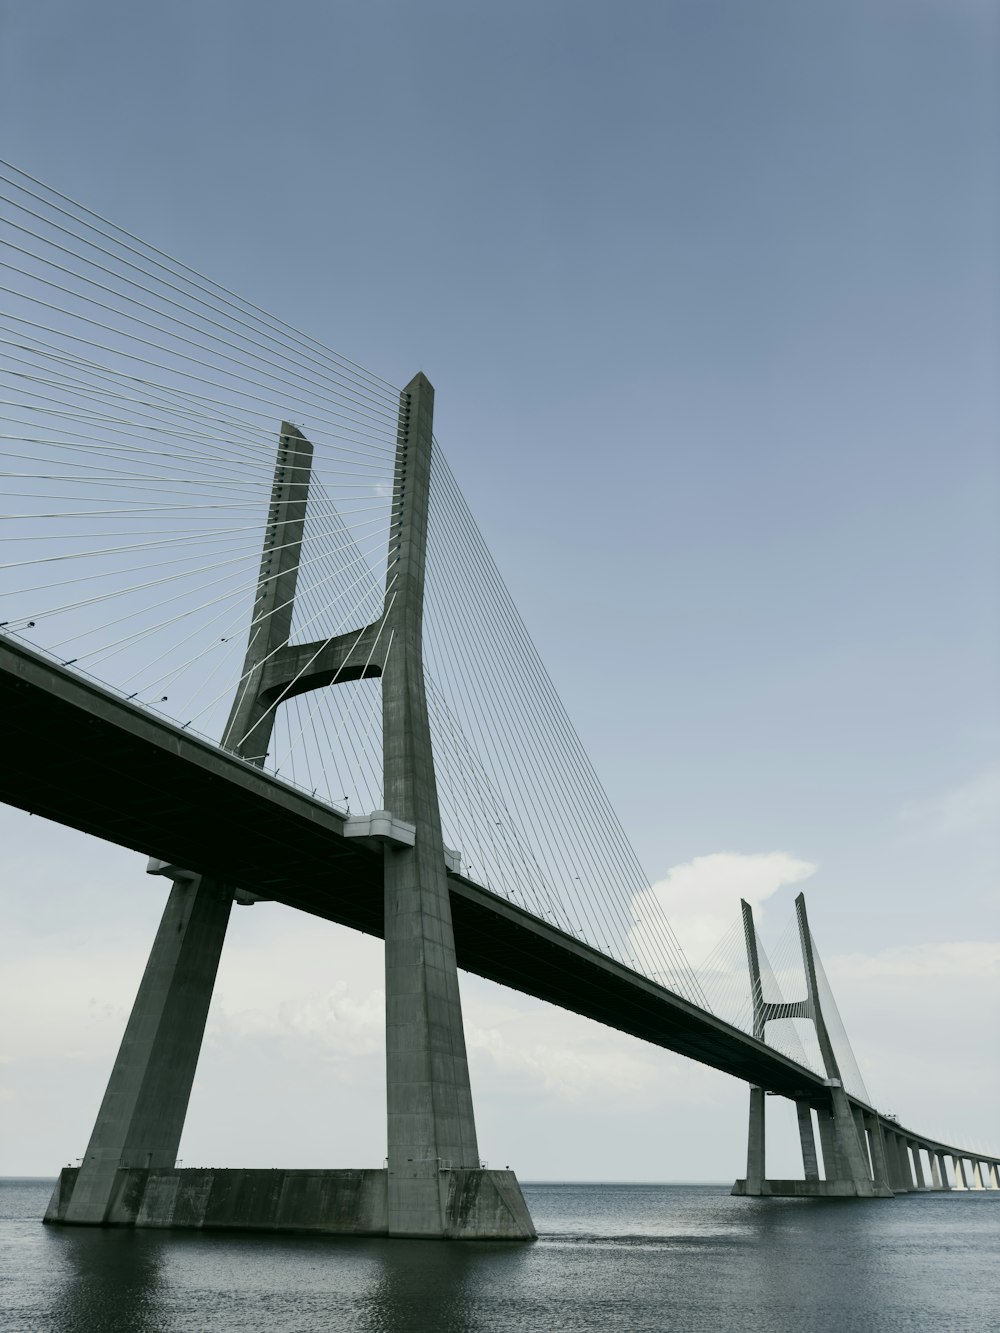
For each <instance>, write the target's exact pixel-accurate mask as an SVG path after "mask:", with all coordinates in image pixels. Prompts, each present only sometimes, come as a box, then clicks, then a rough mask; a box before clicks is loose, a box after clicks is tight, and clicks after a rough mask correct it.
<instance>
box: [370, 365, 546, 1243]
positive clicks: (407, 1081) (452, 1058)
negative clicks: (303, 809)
mask: <svg viewBox="0 0 1000 1333" xmlns="http://www.w3.org/2000/svg"><path fill="white" fill-rule="evenodd" d="M433 402H434V390H433V389H432V387H431V385H430V383H429V381H428V380H427V379H426V377H425V376H424V375H417V376H416V377H415V378H414V379H413V380H411V382H410V383H409V384H408V385H407V386H406V389H405V390H404V391H403V394H402V400H401V407H400V424H399V437H398V445H397V453H396V476H395V486H394V492H393V519H392V526H391V529H390V540H389V562H388V568H387V573H386V592H385V622H386V625H387V626H388V627H389V631H390V643H389V645H388V646H387V649H386V660H385V667H384V671H383V675H382V709H383V763H384V777H385V805H386V808H387V809H388V810H390V811H391V812H392V813H393V815H395V816H396V817H397V818H400V819H403V820H406V821H407V822H408V823H410V824H412V825H413V826H414V827H415V829H416V837H415V842H414V845H413V846H412V847H401V848H396V847H388V846H387V847H386V850H385V993H386V1083H387V1103H388V1143H389V1152H388V1159H389V1176H388V1208H389V1212H388V1218H389V1234H390V1235H397V1236H427V1237H431V1236H443V1235H446V1234H455V1228H456V1227H457V1226H459V1224H460V1221H461V1219H458V1218H455V1217H450V1216H448V1203H447V1201H448V1197H449V1196H448V1180H447V1176H446V1174H445V1173H447V1172H449V1171H452V1170H458V1169H460V1168H466V1169H468V1168H472V1169H474V1170H476V1171H478V1169H479V1167H480V1161H479V1148H478V1144H477V1141H476V1126H475V1120H474V1117H473V1110H472V1090H471V1085H470V1082H469V1067H468V1061H467V1058H466V1050H465V1034H464V1029H463V1024H462V1005H461V998H460V995H459V988H458V970H457V967H456V963H455V941H454V934H453V930H452V921H451V903H450V899H449V895H448V881H447V876H446V872H445V860H444V843H443V840H442V837H441V815H440V810H439V807H438V796H437V783H436V780H435V774H434V759H433V755H432V752H431V735H430V726H429V723H428V717H427V701H426V696H425V693H424V668H423V649H422V624H423V593H424V564H425V555H426V542H427V515H428V498H429V492H430V473H431V451H432V447H433V446H432V439H431V422H432V413H433ZM481 1174H483V1173H481ZM511 1181H512V1182H513V1188H514V1189H515V1190H517V1182H516V1181H515V1180H514V1179H513V1177H511ZM518 1196H519V1191H518ZM520 1207H521V1208H522V1209H523V1212H524V1217H525V1218H527V1209H526V1208H524V1204H523V1200H521V1203H520ZM527 1223H528V1226H527V1228H526V1229H525V1230H524V1231H523V1232H522V1233H521V1234H523V1235H524V1236H531V1235H533V1234H534V1232H533V1230H532V1229H530V1218H527Z"/></svg>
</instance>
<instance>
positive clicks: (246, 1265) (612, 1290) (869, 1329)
mask: <svg viewBox="0 0 1000 1333" xmlns="http://www.w3.org/2000/svg"><path fill="white" fill-rule="evenodd" d="M52 1183H53V1182H51V1181H26V1180H7V1181H0V1328H2V1329H3V1333H216V1331H217V1333H237V1330H239V1331H240V1333H257V1331H258V1330H259V1331H260V1333H340V1330H345V1331H346V1330H351V1331H352V1333H354V1331H357V1333H486V1331H487V1330H489V1333H493V1331H494V1330H496V1333H500V1330H503V1333H549V1331H550V1330H551V1331H552V1333H577V1331H578V1330H588V1333H589V1331H590V1330H600V1331H601V1333H619V1330H621V1331H622V1333H625V1331H626V1330H628V1333H675V1331H676V1333H701V1330H706V1331H707V1330H711V1331H712V1333H730V1330H733V1331H737V1330H738V1331H739V1333H743V1331H744V1330H746V1331H747V1333H749V1330H750V1329H753V1330H759V1331H760V1333H925V1331H926V1333H952V1331H954V1333H973V1331H975V1333H987V1331H988V1330H989V1331H990V1333H996V1330H997V1329H1000V1278H998V1275H997V1269H998V1264H997V1260H998V1258H1000V1192H997V1191H994V1192H992V1193H967V1194H963V1193H952V1194H941V1195H937V1194H935V1195H908V1196H901V1197H899V1198H897V1199H895V1200H873V1201H855V1200H828V1201H822V1200H796V1199H787V1200H784V1199H781V1200H779V1199H733V1198H730V1196H729V1193H728V1190H727V1189H726V1188H725V1187H723V1186H718V1185H694V1186H691V1185H683V1186H682V1185H548V1184H525V1185H524V1193H525V1197H526V1199H527V1201H528V1206H529V1207H530V1209H531V1212H532V1216H533V1217H534V1219H535V1224H536V1226H537V1227H538V1231H539V1240H538V1241H537V1242H536V1243H535V1244H531V1245H503V1244H491V1243H472V1244H470V1243H464V1244H463V1243H440V1242H428V1241H384V1240H353V1239H340V1238H335V1239H329V1238H322V1237H316V1236H302V1237H295V1236H285V1237H273V1236H257V1235H238V1234H235V1233H226V1234H220V1233H215V1234H211V1235H203V1234H199V1233H197V1232H187V1233H185V1232H162V1231H129V1230H121V1231H118V1230H107V1231H105V1230H97V1229H90V1228H61V1227H59V1228H57V1227H43V1226H42V1225H41V1223H40V1221H39V1219H40V1218H41V1216H42V1213H43V1212H44V1210H45V1205H46V1203H47V1202H48V1197H49V1194H50V1193H51V1190H52Z"/></svg>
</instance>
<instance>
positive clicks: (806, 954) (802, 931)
mask: <svg viewBox="0 0 1000 1333" xmlns="http://www.w3.org/2000/svg"><path fill="white" fill-rule="evenodd" d="M741 907H742V911H743V933H744V939H745V943H746V950H747V963H748V966H749V971H750V984H751V995H752V997H753V1006H754V1032H753V1035H754V1037H756V1038H757V1039H758V1040H761V1041H762V1040H763V1038H764V1029H765V1025H766V1024H767V1023H768V1022H769V1021H772V1020H774V1019H785V1018H790V1017H792V1018H809V1019H811V1020H812V1022H813V1023H814V1024H815V1027H816V1036H817V1039H818V1041H819V1047H820V1051H821V1053H822V1056H823V1061H824V1065H825V1067H826V1075H827V1078H826V1084H827V1089H828V1096H829V1101H828V1103H827V1104H826V1105H819V1106H817V1107H816V1108H815V1109H816V1118H817V1123H818V1125H819V1136H820V1145H821V1147H822V1151H823V1176H824V1179H820V1176H819V1166H818V1163H817V1161H816V1142H815V1137H814V1135H813V1128H812V1110H811V1104H810V1103H809V1102H807V1101H798V1100H797V1101H796V1115H797V1118H798V1124H799V1138H800V1142H801V1145H802V1165H803V1170H804V1174H805V1179H804V1180H768V1179H767V1178H766V1175H765V1172H764V1147H763V1131H764V1109H763V1097H764V1091H763V1090H762V1089H759V1088H751V1091H750V1126H749V1138H748V1152H747V1175H746V1179H745V1180H737V1181H736V1183H735V1184H734V1186H733V1190H732V1192H733V1194H741V1195H770V1196H792V1197H800V1196H808V1195H817V1196H830V1197H842V1198H849V1197H854V1198H869V1199H870V1198H891V1197H892V1193H893V1191H892V1190H891V1189H890V1187H889V1184H888V1181H887V1180H886V1176H885V1162H884V1155H883V1153H882V1151H881V1142H879V1146H878V1149H873V1150H872V1154H871V1157H870V1159H869V1152H868V1147H867V1145H866V1139H865V1120H864V1113H863V1111H862V1109H861V1108H860V1107H856V1106H852V1103H851V1099H850V1098H849V1097H848V1095H847V1092H846V1091H845V1089H844V1087H843V1084H842V1082H841V1078H840V1069H839V1067H838V1064H837V1058H836V1055H835V1053H834V1050H833V1044H832V1042H831V1041H830V1037H829V1034H828V1032H827V1028H826V1023H825V1021H824V1018H823V1011H822V1007H821V1004H820V993H819V986H818V984H817V980H816V964H815V959H814V956H813V945H812V937H811V935H810V933H809V921H808V918H807V917H806V906H805V898H804V896H803V895H802V894H801V893H800V894H799V896H798V897H797V898H796V900H795V911H796V915H797V917H798V923H799V941H800V944H801V947H802V963H803V967H804V970H805V976H806V991H807V995H806V999H805V1000H801V1001H796V1002H794V1003H791V1004H788V1003H785V1002H784V1001H780V1002H779V1001H771V1000H765V998H764V993H763V987H762V981H761V971H760V961H759V953H758V946H757V934H756V930H755V927H754V923H753V911H752V909H751V907H750V905H749V903H747V902H745V901H744V902H742V903H741ZM758 1094H759V1100H758Z"/></svg>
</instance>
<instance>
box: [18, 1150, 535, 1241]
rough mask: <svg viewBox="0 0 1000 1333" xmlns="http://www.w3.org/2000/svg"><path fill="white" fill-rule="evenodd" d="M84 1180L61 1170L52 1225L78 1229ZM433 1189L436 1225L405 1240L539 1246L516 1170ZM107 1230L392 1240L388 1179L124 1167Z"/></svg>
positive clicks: (461, 1175)
mask: <svg viewBox="0 0 1000 1333" xmlns="http://www.w3.org/2000/svg"><path fill="white" fill-rule="evenodd" d="M78 1175H79V1168H78V1167H64V1168H63V1171H62V1173H61V1174H60V1177H59V1180H58V1181H57V1182H56V1187H55V1190H54V1191H53V1194H52V1199H51V1201H50V1203H49V1207H48V1210H47V1212H46V1214H45V1221H46V1222H48V1223H54V1224H69V1225H80V1224H73V1223H68V1216H69V1213H70V1203H71V1200H72V1197H73V1189H74V1187H75V1185H76V1181H77V1177H78ZM435 1184H436V1186H437V1191H436V1193H437V1197H438V1200H439V1204H440V1206H439V1208H437V1209H436V1210H435V1213H436V1217H435V1225H434V1227H433V1228H426V1227H423V1226H421V1228H420V1229H419V1230H416V1231H414V1232H413V1233H409V1234H413V1235H420V1236H428V1237H433V1238H434V1239H451V1240H534V1238H535V1228H534V1225H533V1223H532V1221H531V1215H530V1214H529V1212H528V1208H527V1205H526V1204H525V1202H524V1197H523V1195H522V1194H521V1187H520V1186H519V1185H518V1183H517V1177H516V1176H515V1175H514V1172H513V1171H484V1170H460V1171H441V1172H440V1173H439V1174H438V1175H437V1178H436V1181H435ZM84 1225H93V1224H92V1223H86V1224H84ZM104 1225H106V1226H122V1227H128V1226H131V1227H137V1228H143V1229H146V1228H152V1229H156V1228H170V1229H180V1230H183V1229H188V1228H191V1229H196V1230H202V1231H211V1230H239V1231H275V1232H283V1231H297V1232H302V1231H312V1232H321V1233H323V1234H325V1235H331V1236H388V1235H390V1231H389V1215H388V1172H386V1171H385V1170H360V1171H350V1170H343V1171H282V1170H274V1171H262V1170H248V1169H242V1168H237V1169H233V1170H221V1169H215V1168H205V1169H198V1168H193V1169H184V1170H179V1169H176V1168H175V1169H169V1168H166V1167H163V1168H152V1169H146V1168H140V1167H122V1168H120V1169H119V1170H118V1172H117V1175H116V1179H115V1182H114V1190H113V1195H112V1201H111V1204H110V1206H109V1209H108V1214H107V1221H106V1222H105V1223H104ZM393 1234H403V1233H393Z"/></svg>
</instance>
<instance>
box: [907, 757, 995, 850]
mask: <svg viewBox="0 0 1000 1333" xmlns="http://www.w3.org/2000/svg"><path fill="white" fill-rule="evenodd" d="M900 818H901V819H902V820H903V821H904V822H905V823H906V824H909V825H912V826H919V827H920V829H921V831H923V832H926V833H931V834H936V835H938V836H940V837H951V836H954V835H956V834H960V833H972V832H974V831H975V830H976V829H981V828H991V827H992V828H996V827H997V826H998V824H1000V764H994V765H993V766H991V767H990V768H986V769H984V770H983V772H981V773H978V774H977V775H976V776H975V777H974V778H971V779H970V780H969V781H968V782H964V783H962V785H961V786H959V787H953V788H952V789H951V790H950V791H946V792H943V793H941V794H940V795H938V796H932V797H930V798H928V799H927V800H922V801H910V802H908V803H907V804H906V805H904V806H903V808H902V810H901V811H900Z"/></svg>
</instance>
